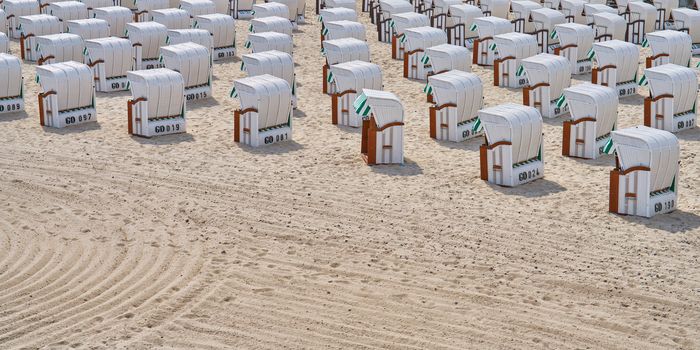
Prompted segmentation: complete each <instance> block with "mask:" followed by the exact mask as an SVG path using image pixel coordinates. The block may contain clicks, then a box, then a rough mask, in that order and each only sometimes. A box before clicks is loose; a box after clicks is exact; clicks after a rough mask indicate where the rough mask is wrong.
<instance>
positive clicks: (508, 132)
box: [478, 103, 542, 164]
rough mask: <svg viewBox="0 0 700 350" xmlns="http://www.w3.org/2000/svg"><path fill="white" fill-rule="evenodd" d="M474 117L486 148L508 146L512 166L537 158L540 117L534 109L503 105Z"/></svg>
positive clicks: (540, 138) (539, 142) (540, 143)
mask: <svg viewBox="0 0 700 350" xmlns="http://www.w3.org/2000/svg"><path fill="white" fill-rule="evenodd" d="M478 115H479V119H480V120H481V123H482V125H483V126H484V132H485V133H486V140H487V141H488V143H489V144H494V143H496V142H501V141H507V142H510V143H511V144H512V146H513V147H512V149H513V164H517V163H521V162H524V161H526V160H530V159H533V158H535V157H537V155H538V154H539V151H540V146H541V145H542V116H540V113H539V112H538V111H537V109H535V108H532V107H529V106H523V105H520V104H515V103H506V104H502V105H498V106H494V107H489V108H484V109H482V110H480V111H479V112H478Z"/></svg>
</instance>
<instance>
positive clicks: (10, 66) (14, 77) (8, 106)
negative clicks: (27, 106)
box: [0, 52, 24, 114]
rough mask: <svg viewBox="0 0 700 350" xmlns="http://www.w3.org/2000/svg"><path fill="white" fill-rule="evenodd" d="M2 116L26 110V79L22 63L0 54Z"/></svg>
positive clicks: (7, 55) (17, 59) (13, 57)
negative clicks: (23, 76) (23, 74)
mask: <svg viewBox="0 0 700 350" xmlns="http://www.w3.org/2000/svg"><path fill="white" fill-rule="evenodd" d="M0 78H2V79H0V114H4V113H12V112H19V111H22V110H24V78H22V61H21V60H20V59H19V58H17V57H15V56H12V55H9V54H6V53H4V52H3V53H0Z"/></svg>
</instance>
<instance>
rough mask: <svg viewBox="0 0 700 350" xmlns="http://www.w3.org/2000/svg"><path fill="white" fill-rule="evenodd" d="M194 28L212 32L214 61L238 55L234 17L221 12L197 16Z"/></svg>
mask: <svg viewBox="0 0 700 350" xmlns="http://www.w3.org/2000/svg"><path fill="white" fill-rule="evenodd" d="M194 28H198V29H205V30H207V31H209V33H211V37H212V41H213V46H214V48H213V51H212V56H213V57H214V61H217V60H221V59H225V58H230V57H234V56H235V55H236V23H235V20H234V19H233V17H231V16H229V15H224V14H220V13H215V14H211V15H204V16H197V17H195V22H194Z"/></svg>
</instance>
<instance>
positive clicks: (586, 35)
mask: <svg viewBox="0 0 700 350" xmlns="http://www.w3.org/2000/svg"><path fill="white" fill-rule="evenodd" d="M554 30H555V31H556V32H555V33H556V34H555V35H556V36H557V37H558V38H559V47H558V48H556V49H554V54H555V55H559V56H562V57H565V58H566V59H568V60H569V63H570V67H571V74H586V73H590V72H591V69H592V67H593V64H592V62H591V58H590V57H588V53H589V52H590V50H591V48H592V47H593V40H594V39H595V31H594V30H593V28H591V27H590V26H587V25H583V24H578V23H565V24H558V25H556V26H555V27H554Z"/></svg>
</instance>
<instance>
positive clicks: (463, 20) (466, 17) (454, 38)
mask: <svg viewBox="0 0 700 350" xmlns="http://www.w3.org/2000/svg"><path fill="white" fill-rule="evenodd" d="M483 16H484V15H483V13H481V9H479V8H478V7H476V6H473V5H467V4H460V5H450V7H449V10H448V16H447V26H446V27H445V31H446V32H447V42H448V43H449V44H453V45H460V46H464V47H466V48H468V49H470V50H471V49H472V48H473V46H474V40H475V39H476V38H478V37H479V33H478V31H477V30H476V27H474V19H476V18H479V17H483Z"/></svg>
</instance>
